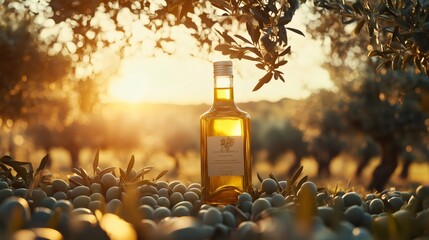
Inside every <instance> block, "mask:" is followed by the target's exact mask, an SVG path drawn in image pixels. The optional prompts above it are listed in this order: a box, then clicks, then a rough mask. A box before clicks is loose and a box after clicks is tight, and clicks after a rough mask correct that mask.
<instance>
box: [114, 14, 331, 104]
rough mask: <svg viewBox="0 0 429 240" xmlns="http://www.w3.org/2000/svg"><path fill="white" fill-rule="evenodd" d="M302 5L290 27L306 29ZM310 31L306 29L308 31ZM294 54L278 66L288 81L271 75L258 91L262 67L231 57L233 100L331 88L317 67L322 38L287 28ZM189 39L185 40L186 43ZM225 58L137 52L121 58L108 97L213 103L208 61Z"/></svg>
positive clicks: (303, 94)
mask: <svg viewBox="0 0 429 240" xmlns="http://www.w3.org/2000/svg"><path fill="white" fill-rule="evenodd" d="M303 9H304V8H300V11H298V12H297V14H296V16H295V17H294V19H293V22H292V23H291V24H290V26H291V27H295V28H298V29H300V30H301V31H303V32H305V26H304V22H305V21H304V19H303V16H304V13H305V12H304V13H303V11H305V9H304V10H303ZM306 35H308V34H306ZM289 42H290V45H291V46H292V53H293V54H292V55H291V56H289V57H288V59H287V60H288V61H289V62H288V63H287V64H286V65H284V66H283V67H282V68H281V69H280V70H281V71H283V72H284V76H285V79H286V83H283V82H281V81H275V80H272V82H270V83H269V84H267V85H265V86H263V87H262V88H261V89H260V90H258V91H257V92H252V89H253V87H254V86H255V85H256V83H257V81H258V79H259V78H260V77H262V76H263V75H264V72H263V71H261V70H259V69H257V68H256V67H255V66H254V63H252V62H249V61H245V60H243V61H238V60H234V61H233V63H234V90H235V99H236V101H237V102H247V101H259V100H269V101H277V100H280V99H282V98H286V97H287V98H293V99H299V98H305V97H306V96H308V95H309V94H310V93H311V92H312V91H315V90H317V89H320V88H332V87H333V84H332V83H331V81H330V80H329V75H328V73H327V72H326V71H325V70H324V69H323V68H321V67H320V65H321V63H322V62H323V61H324V55H323V53H322V46H321V43H319V42H316V41H314V40H312V39H311V37H310V36H306V37H302V36H300V35H297V34H293V33H291V34H289ZM178 44H179V45H180V44H182V45H183V46H181V48H186V47H191V46H189V45H190V43H189V41H186V39H185V40H183V41H182V42H179V43H178ZM186 45H188V46H186ZM216 60H228V59H227V58H226V57H225V56H221V55H220V54H218V53H215V54H212V55H211V56H210V57H209V59H200V58H193V57H190V56H189V55H187V54H186V53H183V54H181V53H180V52H179V53H177V54H175V55H173V56H157V57H148V56H146V55H145V54H144V53H136V54H134V56H131V57H129V58H127V59H124V60H123V61H122V65H121V68H120V71H119V73H118V74H117V75H115V76H114V77H113V78H112V80H111V83H110V86H109V89H108V98H107V101H125V102H152V103H159V102H162V103H172V102H174V103H179V104H199V103H211V102H212V98H213V93H212V87H213V74H212V71H213V70H212V61H216Z"/></svg>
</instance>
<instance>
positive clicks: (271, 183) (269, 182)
mask: <svg viewBox="0 0 429 240" xmlns="http://www.w3.org/2000/svg"><path fill="white" fill-rule="evenodd" d="M262 191H264V192H265V193H267V194H272V193H274V192H276V191H277V182H276V181H275V180H274V179H272V178H266V179H264V180H263V181H262Z"/></svg>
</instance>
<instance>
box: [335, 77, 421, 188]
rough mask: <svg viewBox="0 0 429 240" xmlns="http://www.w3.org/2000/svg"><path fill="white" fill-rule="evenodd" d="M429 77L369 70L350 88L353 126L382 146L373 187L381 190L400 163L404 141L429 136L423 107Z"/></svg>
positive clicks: (349, 118)
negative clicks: (358, 82)
mask: <svg viewBox="0 0 429 240" xmlns="http://www.w3.org/2000/svg"><path fill="white" fill-rule="evenodd" d="M428 88H429V79H428V78H427V77H426V76H424V75H416V74H415V73H413V72H397V71H385V72H383V73H376V74H375V75H373V74H368V76H367V77H366V78H365V79H363V81H362V82H361V83H360V85H359V87H357V88H356V89H349V91H348V100H347V104H345V105H344V111H345V117H346V119H347V121H348V122H349V123H350V124H351V126H352V127H353V128H355V129H357V130H359V131H362V132H364V133H365V134H367V135H368V136H370V137H372V139H374V141H375V142H377V144H378V145H379V146H380V153H381V162H380V164H379V165H378V166H377V167H376V169H375V170H374V172H373V177H372V179H371V182H370V183H369V186H368V187H369V188H370V189H376V190H378V191H381V190H382V189H383V187H384V186H385V185H386V183H387V182H388V180H389V178H390V176H391V175H392V174H393V172H394V171H395V169H396V167H397V165H398V158H399V156H400V154H401V152H402V151H403V143H404V142H408V143H409V144H421V141H422V139H424V137H426V136H427V133H428V132H427V131H428V129H427V126H426V124H425V121H426V120H427V118H428V117H429V112H428V111H427V109H426V110H425V109H424V108H422V106H424V105H423V103H422V99H423V94H424V92H426V91H428Z"/></svg>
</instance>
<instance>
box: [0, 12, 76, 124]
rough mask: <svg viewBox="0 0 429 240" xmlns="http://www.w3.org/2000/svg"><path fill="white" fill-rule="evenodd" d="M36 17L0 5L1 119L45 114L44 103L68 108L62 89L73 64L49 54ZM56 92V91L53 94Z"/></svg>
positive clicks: (15, 118)
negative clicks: (40, 34) (40, 38)
mask: <svg viewBox="0 0 429 240" xmlns="http://www.w3.org/2000/svg"><path fill="white" fill-rule="evenodd" d="M34 21H35V20H34V17H33V16H31V15H30V14H28V13H25V12H21V11H18V10H17V9H15V8H13V7H7V6H5V5H2V6H0V56H1V59H0V96H2V97H1V101H0V118H1V119H11V120H13V121H15V120H18V119H24V120H29V119H30V118H31V117H30V116H32V117H34V116H35V115H38V114H41V113H43V111H41V109H42V108H43V105H44V104H50V105H51V106H52V107H53V108H52V109H51V111H53V110H54V109H56V107H54V105H55V106H56V105H61V106H63V108H66V107H64V105H66V104H65V103H64V102H65V101H64V99H66V97H65V96H64V95H63V94H61V93H62V92H61V90H62V89H63V87H64V86H65V85H67V84H66V81H64V82H63V81H62V80H63V79H64V77H65V76H66V75H67V73H68V67H69V64H70V61H69V59H68V58H67V57H64V56H61V55H50V54H49V53H48V50H47V49H45V48H44V46H43V45H41V44H40V41H39V40H38V39H37V35H38V34H39V33H40V31H41V26H38V25H37V24H35V23H34ZM54 89H55V90H56V92H55V93H54Z"/></svg>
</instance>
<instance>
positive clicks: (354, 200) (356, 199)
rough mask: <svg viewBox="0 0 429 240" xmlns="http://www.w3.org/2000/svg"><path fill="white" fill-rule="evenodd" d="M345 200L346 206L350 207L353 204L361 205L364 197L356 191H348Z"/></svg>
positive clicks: (344, 196)
mask: <svg viewBox="0 0 429 240" xmlns="http://www.w3.org/2000/svg"><path fill="white" fill-rule="evenodd" d="M343 200H344V206H345V207H350V206H352V205H357V206H360V205H361V204H362V198H361V197H360V196H359V194H357V193H355V192H348V193H346V194H344V195H343Z"/></svg>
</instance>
